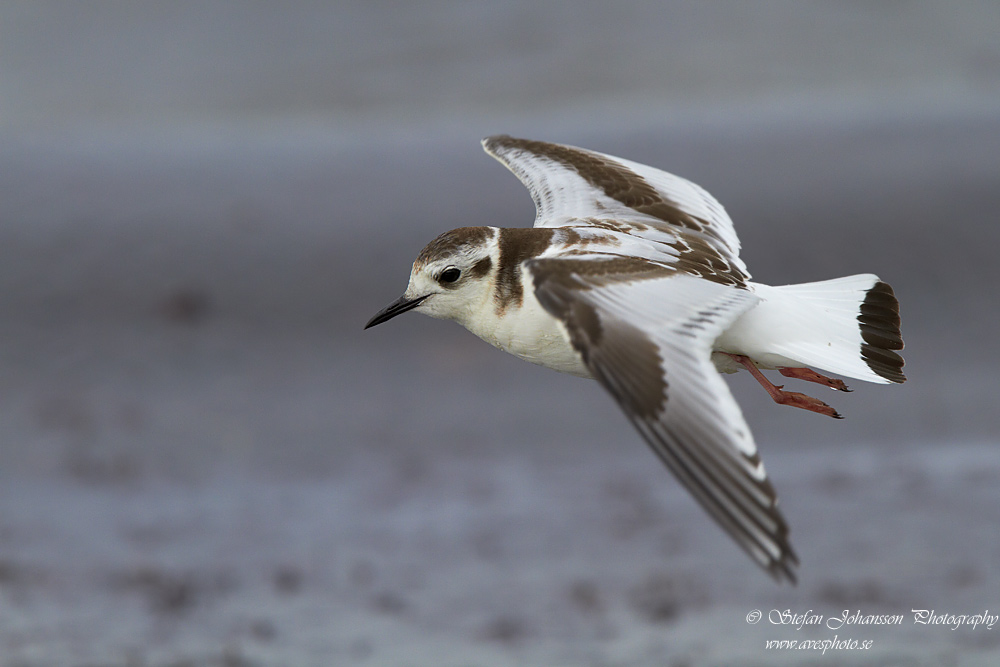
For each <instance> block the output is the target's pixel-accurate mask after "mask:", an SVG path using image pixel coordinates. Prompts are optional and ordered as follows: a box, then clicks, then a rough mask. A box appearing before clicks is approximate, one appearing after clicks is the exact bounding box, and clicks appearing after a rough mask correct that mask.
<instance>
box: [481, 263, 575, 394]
mask: <svg viewBox="0 0 1000 667" xmlns="http://www.w3.org/2000/svg"><path fill="white" fill-rule="evenodd" d="M524 278H525V281H524V284H525V285H530V284H531V282H530V277H529V276H525V277H524ZM463 324H464V325H465V327H466V328H467V329H468V330H469V331H471V332H472V333H474V334H476V335H477V336H479V337H480V338H482V339H483V340H485V341H486V342H487V343H489V344H490V345H493V346H494V347H497V348H499V349H501V350H503V351H504V352H509V353H510V354H513V355H514V356H515V357H519V358H521V359H524V360H525V361H530V362H531V363H533V364H538V365H539V366H544V367H546V368H551V369H552V370H555V371H560V372H562V373H569V374H570V375H576V376H579V377H585V378H589V377H591V374H590V372H589V371H588V370H587V368H586V366H584V364H583V360H582V359H581V357H580V354H579V353H578V352H577V351H576V350H575V349H573V346H572V344H571V343H570V341H569V336H568V335H567V333H566V329H565V327H564V326H563V324H562V322H560V321H559V320H558V319H556V318H555V317H552V316H551V315H549V314H548V313H547V312H546V311H545V309H544V308H542V305H541V304H540V303H539V302H538V299H537V298H535V295H534V293H533V292H532V291H531V290H530V289H525V290H524V297H523V301H522V303H521V305H520V306H519V307H515V306H512V307H510V308H507V309H506V310H505V311H504V312H503V314H502V315H498V314H497V312H496V309H495V307H493V305H492V304H489V305H487V306H486V307H485V308H483V309H482V310H481V311H479V313H477V316H476V317H475V318H474V319H473V321H470V322H463Z"/></svg>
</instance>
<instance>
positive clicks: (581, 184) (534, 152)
mask: <svg viewBox="0 0 1000 667" xmlns="http://www.w3.org/2000/svg"><path fill="white" fill-rule="evenodd" d="M483 148H484V149H485V150H486V152H487V153H489V154H490V155H492V156H493V157H495V158H496V159H497V160H499V161H500V162H502V163H503V164H504V165H505V166H506V167H507V168H508V169H510V170H511V171H512V172H513V173H514V175H515V176H517V177H518V179H520V181H521V182H522V183H523V184H524V185H525V187H527V188H528V191H529V192H530V193H531V198H532V199H533V200H534V202H535V227H563V226H566V225H567V224H574V225H576V224H580V223H585V224H586V223H590V224H597V225H603V224H607V223H610V224H613V225H615V226H620V227H625V228H627V230H628V232H629V233H631V234H634V235H636V236H641V237H648V238H650V239H651V240H654V241H663V240H664V239H665V238H666V239H671V238H675V237H677V236H678V235H682V236H684V237H686V238H696V239H697V240H699V241H704V242H705V243H707V244H708V245H709V246H710V247H711V249H712V250H713V251H714V252H715V253H717V254H718V255H719V256H720V258H721V259H722V260H723V262H724V263H726V264H728V265H729V266H731V267H732V268H733V270H734V271H736V272H741V273H744V274H746V266H745V265H744V264H743V262H742V261H741V260H740V259H739V253H740V240H739V238H738V237H737V236H736V230H735V229H734V228H733V222H732V220H730V219H729V215H728V214H726V211H725V209H724V208H723V207H722V204H720V203H719V202H718V201H716V200H715V198H714V197H712V195H710V194H708V192H706V191H705V190H704V189H702V188H701V187H699V186H698V185H696V184H694V183H692V182H690V181H688V180H686V179H683V178H681V177H679V176H675V175H673V174H669V173H667V172H665V171H660V170H659V169H654V168H653V167H648V166H646V165H642V164H638V163H636V162H631V161H629V160H623V159H621V158H617V157H613V156H611V155H604V154H603V153H597V152H595V151H589V150H585V149H582V148H576V147H573V146H564V145H562V144H552V143H547V142H544V141H531V140H527V139H515V138H514V137H509V136H506V135H497V136H493V137H487V138H486V139H483ZM746 277H749V274H746Z"/></svg>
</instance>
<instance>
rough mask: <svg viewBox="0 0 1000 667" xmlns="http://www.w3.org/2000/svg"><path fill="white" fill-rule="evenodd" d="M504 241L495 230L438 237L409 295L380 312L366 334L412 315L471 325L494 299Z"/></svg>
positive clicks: (417, 267)
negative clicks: (499, 250)
mask: <svg viewBox="0 0 1000 667" xmlns="http://www.w3.org/2000/svg"><path fill="white" fill-rule="evenodd" d="M498 236H499V230H497V229H496V228H495V227H459V228H458V229H453V230H451V231H449V232H445V233H444V234H441V235H440V236H438V237H437V238H436V239H434V240H433V241H431V242H430V243H428V244H427V245H426V246H425V247H424V249H423V250H421V251H420V254H419V255H418V256H417V259H416V261H414V262H413V268H412V270H411V271H410V282H409V284H408V285H407V286H406V292H404V293H403V296H401V297H400V298H398V299H396V300H395V301H393V302H392V303H390V304H389V305H388V306H386V307H385V308H383V309H382V310H380V311H379V312H377V313H376V314H375V316H374V317H373V318H371V319H370V320H369V321H368V324H366V325H365V329H367V328H369V327H373V326H375V325H376V324H381V323H382V322H385V321H387V320H390V319H392V318H393V317H395V316H396V315H401V314H402V313H405V312H406V311H408V310H416V311H419V312H421V313H424V314H425V315H430V316H431V317H437V318H440V319H446V320H455V321H456V322H458V323H459V324H462V325H465V323H466V322H468V321H470V320H471V319H473V318H474V317H475V316H476V313H478V312H480V311H481V310H482V308H483V307H484V306H486V305H487V304H489V303H490V302H491V300H492V293H493V291H492V283H493V277H494V276H495V274H496V268H497V255H498V253H497V238H498Z"/></svg>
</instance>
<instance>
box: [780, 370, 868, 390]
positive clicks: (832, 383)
mask: <svg viewBox="0 0 1000 667" xmlns="http://www.w3.org/2000/svg"><path fill="white" fill-rule="evenodd" d="M778 372H779V373H781V374H782V375H784V376H785V377H786V378H793V379H796V380H805V381H806V382H815V383H816V384H821V385H823V386H825V387H829V388H830V389H836V390H837V391H851V390H850V389H848V388H847V385H846V384H844V381H843V380H837V379H835V378H828V377H827V376H825V375H820V374H819V373H817V372H816V371H814V370H813V369H811V368H787V367H786V368H779V369H778Z"/></svg>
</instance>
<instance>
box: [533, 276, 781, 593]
mask: <svg viewBox="0 0 1000 667" xmlns="http://www.w3.org/2000/svg"><path fill="white" fill-rule="evenodd" d="M605 263H606V262H605V260H602V259H599V258H595V259H593V260H592V261H580V260H571V261H567V260H561V259H536V260H532V261H529V262H528V264H527V266H528V268H529V270H530V271H531V274H532V276H533V278H534V284H535V294H536V295H537V297H538V299H539V301H540V302H541V304H542V306H543V307H544V308H545V309H546V311H547V312H549V313H550V314H551V315H553V316H554V317H557V318H559V320H561V321H562V323H563V324H564V326H565V328H566V331H567V333H568V335H569V338H570V340H571V342H572V344H573V346H574V348H575V349H576V350H577V351H578V352H579V353H580V355H581V356H582V357H583V360H584V363H585V364H586V366H587V368H588V369H589V370H590V372H591V373H592V374H593V376H594V377H595V378H596V379H597V380H598V381H599V382H600V383H601V385H603V386H604V388H605V389H606V390H607V391H608V392H610V393H611V395H612V396H614V398H615V400H616V401H618V404H619V405H620V406H621V408H622V409H623V410H624V411H625V414H626V415H627V416H628V418H629V419H630V420H631V421H632V423H633V424H634V425H635V427H636V428H637V429H638V430H639V432H640V433H641V434H642V436H643V437H644V438H645V439H646V441H647V442H648V443H649V444H650V446H652V448H653V450H654V451H655V452H656V453H657V455H659V457H660V458H661V459H662V460H663V462H664V463H665V464H666V465H667V466H668V467H669V468H670V470H671V471H672V472H673V473H674V475H676V476H677V478H678V479H679V480H680V481H681V483H682V484H683V485H684V486H685V487H687V489H688V490H689V491H690V492H691V493H692V494H693V495H694V496H695V498H697V499H698V501H699V502H700V503H701V504H702V506H703V507H705V509H706V510H708V512H709V514H711V515H712V517H713V518H714V519H715V520H716V521H717V522H718V523H719V524H720V525H721V526H722V527H723V528H724V529H725V530H726V532H728V533H729V535H730V536H732V538H733V539H734V540H736V542H737V543H738V544H739V545H740V546H741V547H742V548H743V549H744V550H746V552H747V553H748V554H750V556H751V557H752V558H753V559H754V560H755V561H756V562H757V563H759V564H760V565H761V566H762V567H763V568H764V569H766V570H767V571H768V572H770V573H771V575H772V576H774V577H775V578H778V579H780V578H787V579H789V580H791V581H794V580H795V572H794V567H795V566H796V565H797V563H798V559H797V558H796V556H795V553H794V551H793V550H792V547H791V545H790V544H789V541H788V527H787V525H786V524H785V520H784V518H783V517H782V515H781V513H780V512H779V511H778V508H777V497H776V495H775V491H774V488H773V487H772V486H771V483H770V482H769V481H768V478H767V475H766V473H765V472H764V465H763V464H762V463H761V461H760V458H759V456H758V454H757V448H756V446H755V444H754V441H753V436H752V435H751V434H750V429H749V428H748V426H747V424H746V422H745V421H744V419H743V415H742V413H741V412H740V409H739V406H738V405H737V403H736V401H735V399H734V398H733V396H732V394H730V393H729V389H728V387H727V386H726V383H725V382H724V381H723V380H722V378H721V377H720V376H719V373H718V372H717V371H716V369H715V367H714V365H713V363H712V361H711V354H712V349H711V346H712V342H713V341H714V340H715V339H716V338H717V337H718V336H719V334H720V333H721V332H722V331H723V330H724V329H725V328H726V327H728V326H729V324H730V323H732V322H733V321H734V320H735V319H736V318H737V317H739V316H740V315H741V314H742V313H744V312H745V311H747V310H749V309H750V308H752V307H753V306H754V305H755V304H756V303H757V302H758V301H759V298H758V297H756V296H754V295H753V294H752V293H751V292H748V291H746V290H742V289H737V288H733V287H728V286H725V285H720V284H717V283H713V282H710V281H707V280H702V279H700V278H696V277H694V276H691V275H687V274H685V273H683V272H680V271H673V270H671V269H661V270H660V271H659V273H658V275H656V274H646V275H644V276H642V277H638V278H637V276H636V275H635V274H632V275H619V276H618V277H617V278H616V276H615V275H614V272H609V271H608V270H607V267H606V266H604V265H605Z"/></svg>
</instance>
